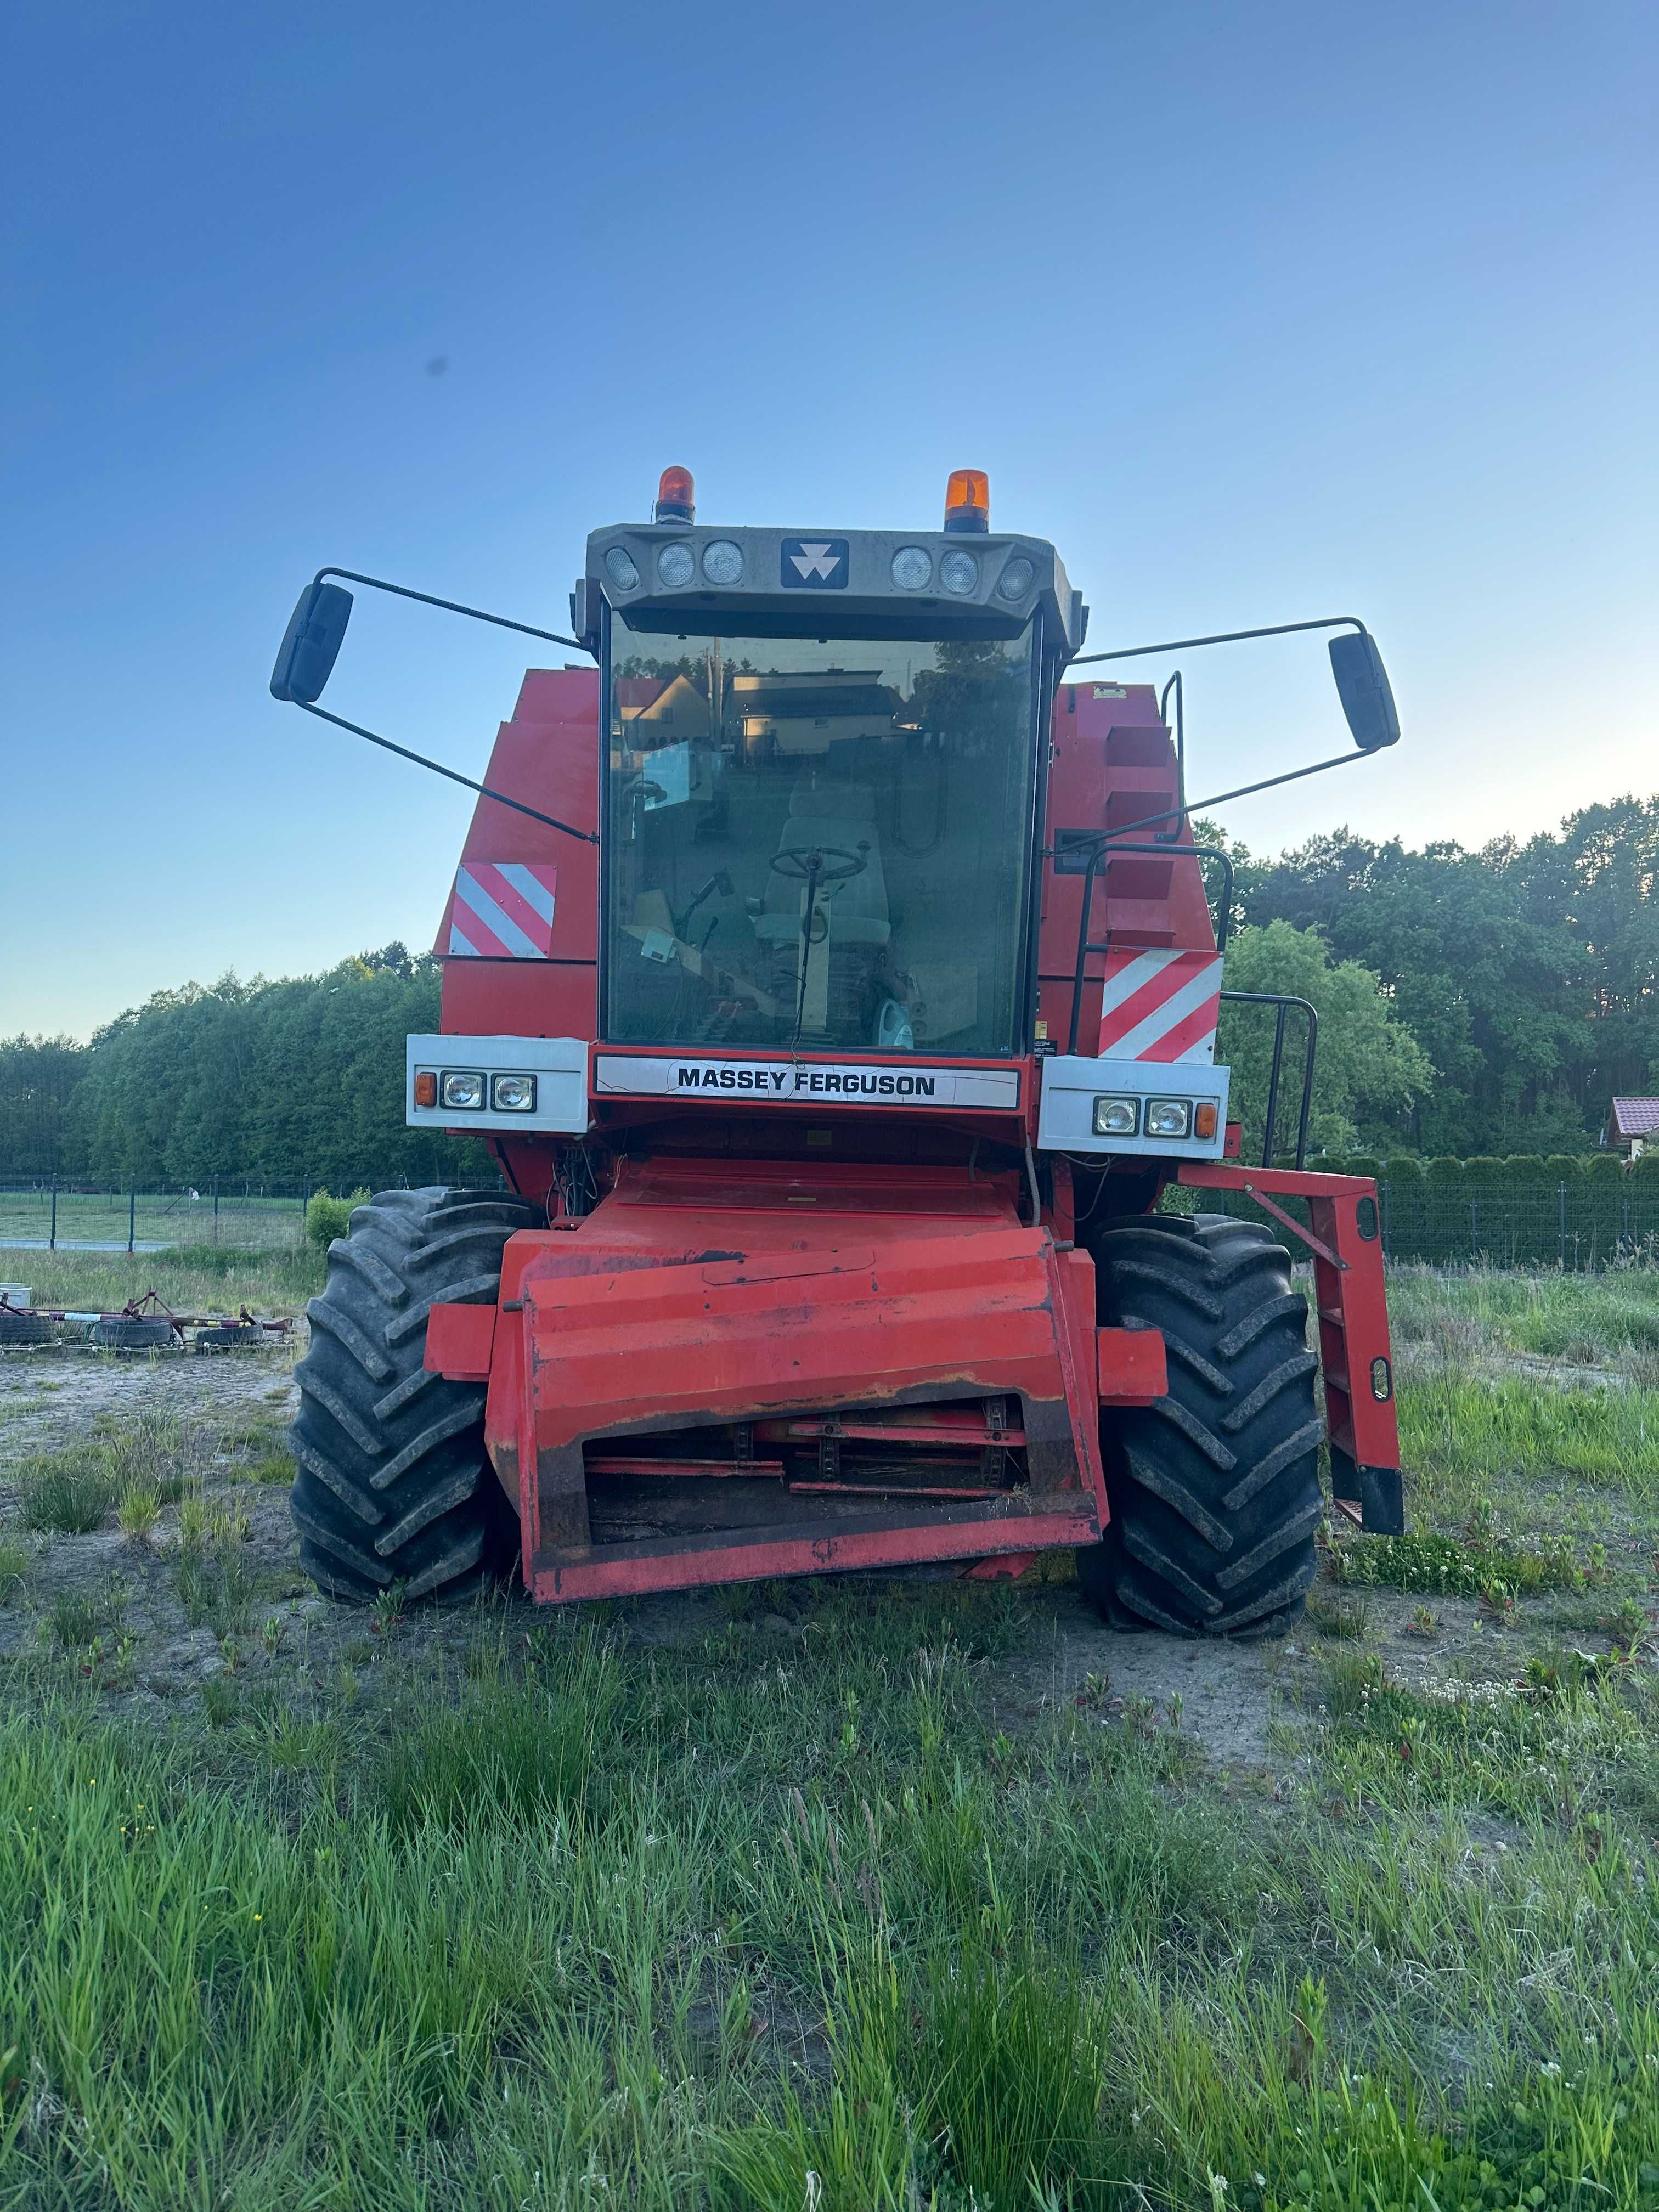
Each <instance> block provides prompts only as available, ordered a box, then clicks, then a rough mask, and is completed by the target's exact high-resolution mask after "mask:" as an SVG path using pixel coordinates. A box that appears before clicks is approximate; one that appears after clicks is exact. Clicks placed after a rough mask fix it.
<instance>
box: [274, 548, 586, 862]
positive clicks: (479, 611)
mask: <svg viewBox="0 0 1659 2212" xmlns="http://www.w3.org/2000/svg"><path fill="white" fill-rule="evenodd" d="M330 576H338V577H339V578H340V580H342V582H343V583H347V584H367V585H368V586H369V588H370V589H371V590H372V591H376V592H394V593H395V594H396V595H397V597H398V599H418V600H419V601H420V603H421V605H422V606H423V607H441V608H442V609H443V610H444V611H445V612H446V613H447V614H452V615H469V616H471V618H472V620H473V621H474V622H485V623H495V627H496V628H497V629H516V630H518V631H520V632H521V633H522V635H524V636H526V637H540V638H545V639H546V641H547V642H548V643H549V644H550V645H568V646H570V647H573V648H574V650H575V651H576V652H577V653H586V654H587V655H588V656H589V658H590V659H592V658H594V657H596V656H595V655H594V653H593V648H592V646H591V645H584V644H583V643H582V641H581V640H580V638H579V637H566V636H564V635H562V633H561V632H560V631H558V630H556V629H536V628H535V627H534V626H533V625H532V623H521V622H509V621H508V620H507V617H506V616H505V615H490V614H486V613H485V612H484V611H483V608H482V607H464V606H463V605H461V603H460V601H459V599H434V597H433V596H432V594H431V592H411V591H410V588H409V586H408V585H407V584H388V583H387V582H386V580H385V578H384V577H381V576H360V575H359V574H357V571H356V569H355V568H319V570H318V571H317V573H316V574H315V575H314V576H313V578H312V582H313V584H320V583H322V582H324V581H325V580H326V579H327V578H328V577H330ZM294 703H295V705H297V704H298V703H299V702H298V701H297V700H296V701H295V702H294ZM345 726H346V727H347V728H348V729H349V728H350V727H351V724H350V723H347V724H346V725H345ZM358 734H359V736H362V735H364V734H366V733H365V732H362V731H360V732H358ZM375 742H376V743H377V744H379V743H380V742H381V740H380V739H378V738H377V739H376V741H375ZM393 750H394V751H395V750H397V748H396V747H395V746H394V747H393ZM414 757H415V756H414V755H413V754H411V755H410V759H413V758H414ZM426 765H427V766H428V768H429V767H430V766H431V765H432V763H430V762H429V761H428V763H426ZM462 780H463V781H465V778H463V779H462ZM526 811H529V810H528V809H526ZM542 818H543V819H546V817H542ZM554 826H555V827H556V828H558V829H562V827H563V826H564V825H563V824H562V823H556V824H555V825H554ZM575 834H577V835H580V832H577V833H575Z"/></svg>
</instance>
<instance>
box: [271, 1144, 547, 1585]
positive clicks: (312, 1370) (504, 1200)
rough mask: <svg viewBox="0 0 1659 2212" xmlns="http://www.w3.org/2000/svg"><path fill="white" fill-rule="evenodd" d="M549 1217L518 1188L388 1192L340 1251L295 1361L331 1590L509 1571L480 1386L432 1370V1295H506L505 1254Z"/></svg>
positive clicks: (513, 1528)
mask: <svg viewBox="0 0 1659 2212" xmlns="http://www.w3.org/2000/svg"><path fill="white" fill-rule="evenodd" d="M540 1219H541V1216H540V1215H539V1213H538V1212H537V1211H536V1209H535V1208H534V1207H533V1206H531V1205H529V1204H528V1203H527V1202H526V1200H523V1199H519V1198H514V1197H513V1196H512V1194H510V1193H507V1192H499V1191H482V1190H445V1189H442V1188H435V1189H430V1190H397V1191H380V1192H377V1193H376V1194H375V1195H374V1197H373V1198H372V1199H370V1200H369V1201H368V1204H367V1205H366V1206H358V1207H356V1210H355V1211H354V1212H353V1213H352V1216H351V1220H350V1224H349V1232H348V1234H347V1235H346V1236H344V1237H336V1238H335V1240H334V1242H333V1243H332V1244H331V1245H330V1246H329V1249H328V1280H327V1283H326V1284H325V1287H324V1290H323V1294H322V1296H321V1297H319V1298H313V1300H312V1301H311V1304H310V1305H309V1306H308V1307H307V1314H308V1316H309V1318H310V1322H311V1344H310V1348H309V1349H308V1350H307V1353H306V1356H305V1358H303V1359H302V1360H301V1362H300V1364H299V1365H298V1366H297V1367H296V1368H295V1370H294V1375H295V1382H296V1383H298V1384H299V1386H300V1411H299V1415H298V1417H297V1419H295V1424H294V1426H293V1429H292V1430H291V1431H290V1432H289V1434H290V1438H291V1441H292V1444H293V1449H294V1457H295V1464H296V1466H297V1468H298V1469H299V1472H298V1474H296V1475H295V1482H294V1492H293V1499H292V1510H293V1514H294V1525H295V1528H297V1529H298V1531H299V1534H300V1564H301V1566H303V1567H304V1569H305V1571H306V1572H307V1574H308V1575H309V1576H310V1577H311V1579H312V1581H313V1583H316V1585H317V1587H318V1589H319V1590H322V1591H324V1592H325V1594H326V1595H328V1596H330V1597H337V1598H343V1599H346V1600H347V1601H352V1602H356V1603H358V1604H362V1603H363V1602H364V1601H368V1600H370V1599H372V1598H374V1597H375V1596H377V1595H379V1594H380V1592H381V1591H382V1590H386V1589H390V1588H391V1587H392V1584H393V1583H400V1584H401V1585H402V1588H403V1592H404V1595H405V1596H406V1597H410V1598H417V1597H426V1596H430V1595H437V1594H439V1593H446V1592H450V1591H453V1590H454V1589H458V1588H461V1587H465V1586H466V1585H469V1584H471V1583H474V1582H477V1581H478V1580H479V1579H481V1578H482V1577H486V1576H489V1575H493V1574H495V1573H498V1572H499V1571H501V1569H502V1568H504V1567H505V1566H506V1565H508V1564H509V1563H510V1561H511V1559H512V1555H513V1548H514V1547H515V1546H516V1544H517V1541H518V1525H517V1520H516V1517H515V1516H514V1515H513V1510H512V1507H511V1506H510V1504H508V1503H507V1499H506V1498H504V1497H503V1496H502V1494H501V1488H500V1486H499V1485H498V1484H497V1482H496V1480H495V1474H494V1472H493V1470H492V1469H491V1468H490V1466H489V1459H488V1456H487V1455H486V1454H485V1451H484V1441H483V1412H484V1390H483V1385H482V1384H478V1383H451V1382H448V1381H447V1380H446V1379H445V1378H444V1377H443V1376H441V1375H428V1373H427V1372H426V1370H425V1369H424V1368H423V1367H422V1364H421V1363H422V1358H424V1356H425V1352H426V1324H427V1319H428V1315H429V1314H430V1312H431V1310H432V1308H433V1306H434V1305H435V1304H456V1305H482V1304H494V1303H495V1298H496V1297H497V1295H498V1294H499V1291H500V1287H501V1249H502V1247H503V1246H504V1245H505V1244H506V1243H507V1238H508V1237H511V1236H513V1234H514V1233H515V1231H518V1230H520V1229H529V1228H534V1227H536V1226H537V1225H538V1224H539V1222H540Z"/></svg>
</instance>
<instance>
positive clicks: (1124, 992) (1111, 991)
mask: <svg viewBox="0 0 1659 2212" xmlns="http://www.w3.org/2000/svg"><path fill="white" fill-rule="evenodd" d="M1220 1012H1221V955H1220V954H1219V953H1218V952H1175V951H1156V952H1152V951H1148V952H1134V951H1121V952H1109V953H1108V954H1107V955H1106V978H1105V983H1104V985H1103V989H1102V993H1101V1002H1100V1056H1101V1058H1102V1059H1103V1060H1201V1061H1203V1062H1205V1063H1206V1064H1207V1063H1209V1062H1211V1061H1212V1060H1214V1058H1215V1025H1216V1021H1217V1019H1218V1016H1219V1014H1220Z"/></svg>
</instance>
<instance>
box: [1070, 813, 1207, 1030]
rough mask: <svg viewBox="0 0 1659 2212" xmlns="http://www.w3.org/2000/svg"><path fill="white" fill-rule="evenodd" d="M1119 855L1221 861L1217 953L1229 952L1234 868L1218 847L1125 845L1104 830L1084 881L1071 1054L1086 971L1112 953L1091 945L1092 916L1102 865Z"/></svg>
mask: <svg viewBox="0 0 1659 2212" xmlns="http://www.w3.org/2000/svg"><path fill="white" fill-rule="evenodd" d="M1073 849H1074V850H1075V849H1076V848H1073ZM1116 853H1150V854H1153V855H1155V856H1156V857H1157V858H1158V860H1219V861H1220V863H1221V867H1222V874H1223V878H1224V880H1223V884H1222V892H1221V902H1220V908H1219V911H1218V915H1217V916H1216V932H1215V949H1216V951H1218V952H1225V951H1226V949H1227V924H1228V921H1229V920H1230V918H1231V914H1232V910H1233V864H1232V862H1231V860H1230V859H1229V858H1228V857H1227V855H1226V854H1225V853H1224V852H1223V851H1222V849H1221V848H1220V847H1219V846H1218V845H1164V844H1136V845H1121V844H1118V843H1117V842H1115V841H1114V839H1113V833H1112V832H1111V831H1110V830H1109V829H1103V830H1102V831H1101V833H1100V836H1099V840H1098V842H1097V843H1096V846H1095V848H1094V850H1093V852H1091V854H1090V855H1089V867H1088V872H1087V874H1086V875H1085V877H1084V879H1083V908H1082V911H1081V913H1080V914H1079V916H1078V925H1077V967H1076V969H1075V970H1074V972H1073V976H1072V1025H1071V1028H1070V1030H1069V1031H1068V1032H1067V1035H1066V1051H1067V1052H1068V1053H1074V1052H1075V1051H1076V1050H1077V1031H1078V1023H1079V1019H1080V1018H1081V1016H1082V1012H1083V971H1084V969H1085V967H1086V966H1087V965H1088V961H1089V955H1090V954H1091V952H1104V951H1108V950H1109V947H1108V946H1107V945H1103V944H1102V945H1091V943H1090V942H1089V914H1090V908H1091V907H1092V905H1093V903H1094V896H1095V874H1096V871H1097V869H1098V868H1099V867H1100V865H1101V863H1102V861H1103V860H1104V861H1106V862H1107V863H1108V864H1109V863H1110V861H1111V859H1112V855H1113V854H1116Z"/></svg>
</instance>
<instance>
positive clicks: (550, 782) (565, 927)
mask: <svg viewBox="0 0 1659 2212" xmlns="http://www.w3.org/2000/svg"><path fill="white" fill-rule="evenodd" d="M483 781H485V782H486V783H489V784H493V785H494V786H495V787H496V789H497V790H499V791H503V792H505V793H507V794H508V796H509V797H511V798H515V799H524V800H526V802H527V803H528V804H530V805H538V806H542V807H544V808H545V809H546V810H547V811H548V812H550V813H556V814H557V815H559V816H560V817H561V818H562V820H564V821H566V822H570V823H574V824H575V825H576V827H577V828H578V829H597V828H598V827H599V673H598V671H597V670H595V669H592V668H568V669H547V668H532V669H531V670H530V671H528V673H527V674H526V677H525V679H524V683H523V684H522V685H521V687H520V692H519V697H518V702H517V704H516V705H515V706H514V708H513V719H512V720H511V721H509V722H503V723H502V724H501V727H500V729H499V730H498V731H497V732H496V736H495V747H494V750H492V751H491V753H490V756H489V769H488V771H487V773H486V774H485V775H484V778H483ZM461 858H462V860H488V861H495V862H500V861H502V860H532V861H545V862H549V863H550V864H551V865H552V866H556V868H557V869H558V872H559V895H558V906H557V910H556V914H555V915H554V921H553V936H552V947H551V951H550V955H549V957H548V958H547V959H546V960H545V961H542V960H475V959H453V960H452V959H450V958H449V957H447V955H448V949H449V913H450V908H449V902H446V903H445V907H444V912H443V917H442V921H441V923H440V926H439V930H438V939H437V944H436V945H435V951H437V952H438V953H439V954H440V955H441V956H443V957H444V986H443V1014H442V1024H441V1025H442V1027H443V1029H444V1030H446V1031H447V1033H448V1034H449V1035H450V1036H579V1037H591V1036H593V1034H594V1032H595V1030H596V1028H597V1026H598V1011H599V967H598V960H599V848H597V846H593V845H584V844H582V843H580V842H579V841H578V840H577V839H575V838H574V837H566V836H561V834H560V833H559V831H558V830H556V829H549V828H548V827H547V825H546V823H543V822H537V821H534V820H532V818H531V817H530V816H529V815H527V814H519V813H516V812H515V811H513V808H512V807H510V806H501V805H497V803H496V802H495V800H494V799H479V801H478V802H477V805H476V806H475V807H474V809H473V812H472V823H471V828H470V829H468V831H467V836H466V843H465V847H464V848H463V850H462V854H461ZM452 896H453V894H452Z"/></svg>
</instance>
